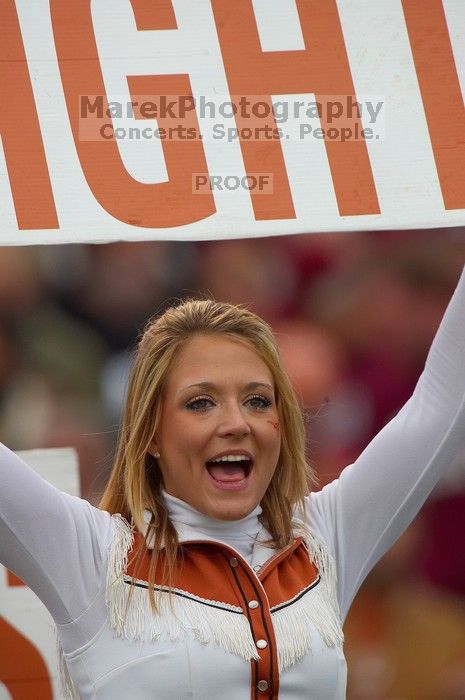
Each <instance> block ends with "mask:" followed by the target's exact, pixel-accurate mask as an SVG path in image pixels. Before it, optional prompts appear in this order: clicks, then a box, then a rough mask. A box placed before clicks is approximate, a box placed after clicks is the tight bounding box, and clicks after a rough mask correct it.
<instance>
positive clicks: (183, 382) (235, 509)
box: [152, 334, 281, 520]
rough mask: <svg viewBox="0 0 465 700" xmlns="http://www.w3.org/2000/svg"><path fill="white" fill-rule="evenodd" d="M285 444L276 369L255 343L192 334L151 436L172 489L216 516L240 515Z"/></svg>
mask: <svg viewBox="0 0 465 700" xmlns="http://www.w3.org/2000/svg"><path fill="white" fill-rule="evenodd" d="M280 446H281V437H280V429H279V416H278V409H277V405H276V397H275V391H274V382H273V377H272V375H271V372H270V370H269V369H268V367H267V365H266V364H265V363H264V361H263V360H262V359H261V358H260V357H259V355H258V354H257V353H256V351H255V350H254V349H253V347H252V346H250V345H247V344H245V343H242V342H239V341H235V340H233V339H231V338H229V337H228V336H225V335H205V334H204V335H198V336H195V337H194V338H191V339H190V340H189V341H188V342H187V343H186V345H185V346H184V347H183V348H182V350H181V351H180V352H179V354H178V355H177V357H176V360H175V362H174V364H173V366H172V367H171V370H170V372H169V374H168V378H167V383H166V388H165V395H164V400H163V405H162V411H161V419H160V425H159V428H158V430H157V432H156V435H155V437H154V441H153V443H152V447H153V451H154V452H155V451H157V452H159V453H160V457H159V459H158V463H159V466H160V469H161V472H162V475H163V480H164V485H165V489H166V491H167V492H168V493H169V494H171V495H172V496H176V497H177V498H180V499H182V500H183V501H185V502H186V503H189V504H190V505H191V506H192V507H193V508H195V509H196V510H198V511H200V512H201V513H204V514H205V515H208V516H210V517H212V518H218V519H222V520H239V519H240V518H243V517H245V516H246V515H248V514H249V513H250V512H251V511H252V510H253V509H254V508H255V507H256V506H257V505H258V504H259V503H260V501H261V500H262V498H263V496H264V494H265V491H266V489H267V487H268V485H269V483H270V481H271V478H272V476H273V473H274V471H275V468H276V464H277V462H278V458H279V452H280Z"/></svg>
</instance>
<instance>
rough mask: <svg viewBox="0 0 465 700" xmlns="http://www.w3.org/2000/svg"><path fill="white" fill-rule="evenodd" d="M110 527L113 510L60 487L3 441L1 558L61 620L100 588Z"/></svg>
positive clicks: (76, 613)
mask: <svg viewBox="0 0 465 700" xmlns="http://www.w3.org/2000/svg"><path fill="white" fill-rule="evenodd" d="M110 532H111V518H110V515H109V514H108V513H105V512H103V511H100V510H98V509H97V508H94V507H93V506H91V505H90V504H89V503H88V502H87V501H84V500H82V499H80V498H77V497H76V496H70V495H68V494H66V493H63V492H61V491H59V490H58V489H56V488H55V487H54V486H52V485H51V484H49V483H48V482H46V481H44V480H43V479H42V478H40V477H39V476H38V475H37V474H36V473H35V472H34V470H33V469H31V468H30V467H29V466H28V465H27V464H25V463H24V462H23V461H22V460H21V459H19V458H18V457H17V456H16V455H15V454H14V453H13V452H11V451H10V450H9V449H8V448H6V447H5V446H4V445H1V444H0V561H1V562H2V564H4V565H5V566H7V567H8V568H9V569H11V570H12V571H13V572H14V573H15V574H17V575H18V576H19V577H20V578H21V579H22V580H23V581H24V582H25V583H27V585H28V586H30V588H31V589H32V590H33V591H34V592H35V593H36V594H37V595H38V596H39V598H40V599H41V600H42V602H43V603H44V604H45V605H46V607H47V608H48V610H49V612H50V613H51V615H52V616H53V618H54V619H55V621H56V622H58V623H66V622H69V621H70V620H73V619H75V618H77V617H78V616H79V615H80V614H81V613H82V612H83V611H84V610H86V608H87V607H88V605H89V603H90V602H91V601H92V600H93V599H94V598H95V597H96V595H97V594H98V592H99V591H98V588H97V584H98V583H99V582H100V581H102V579H103V577H102V567H103V566H104V565H105V553H106V546H107V543H108V541H109V537H110Z"/></svg>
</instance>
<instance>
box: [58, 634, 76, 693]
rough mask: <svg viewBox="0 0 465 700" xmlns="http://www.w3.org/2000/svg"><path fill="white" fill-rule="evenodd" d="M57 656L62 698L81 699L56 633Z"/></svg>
mask: <svg viewBox="0 0 465 700" xmlns="http://www.w3.org/2000/svg"><path fill="white" fill-rule="evenodd" d="M56 644H57V656H58V688H59V697H60V700H79V694H78V692H77V690H76V686H75V685H74V683H73V681H72V679H71V676H70V675H69V671H68V666H67V664H66V659H65V655H64V653H63V649H62V648H61V644H60V642H59V639H58V634H57V635H56Z"/></svg>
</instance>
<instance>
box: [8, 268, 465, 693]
mask: <svg viewBox="0 0 465 700" xmlns="http://www.w3.org/2000/svg"><path fill="white" fill-rule="evenodd" d="M464 397H465V274H462V278H461V281H460V282H459V285H458V288H457V290H456V292H455V294H454V297H453V299H452V301H451V303H450V305H449V308H448V310H447V312H446V314H445V317H444V319H443V321H442V323H441V326H440V329H439V331H438V334H437V336H436V338H435V340H434V342H433V345H432V348H431V350H430V353H429V355H428V359H427V363H426V367H425V371H424V372H423V374H422V376H421V378H420V380H419V382H418V384H417V387H416V388H415V391H414V393H413V395H412V397H411V399H410V400H409V401H408V402H407V403H406V405H405V406H404V407H403V408H402V410H401V411H400V412H399V413H398V415H397V416H396V417H395V418H394V419H393V420H392V421H391V422H390V423H389V424H388V425H387V426H386V427H385V428H384V429H383V430H382V431H381V432H380V433H379V435H378V436H377V437H376V438H375V439H374V440H373V441H372V442H371V443H370V445H369V446H368V447H367V448H366V449H365V451H364V452H363V453H362V454H361V456H360V457H359V458H358V459H357V460H356V462H355V463H354V464H353V465H351V466H349V467H347V468H346V469H345V470H344V471H343V472H342V474H341V476H340V477H339V479H337V480H335V481H333V482H332V483H331V484H329V485H328V486H326V487H324V488H323V489H322V490H321V491H319V492H316V493H312V494H311V495H310V496H309V497H308V502H307V512H308V526H309V527H310V529H311V530H312V532H313V533H314V534H315V535H316V537H317V538H319V539H320V540H322V541H323V542H324V544H325V546H326V548H327V551H328V552H329V554H330V555H331V556H332V557H333V558H334V562H335V567H336V573H337V598H338V602H339V609H340V617H341V621H343V620H344V618H345V616H346V614H347V611H348V609H349V606H350V604H351V602H352V600H353V598H354V596H355V594H356V592H357V590H358V588H359V587H360V585H361V583H362V581H363V580H364V578H365V577H366V575H367V573H368V572H369V571H370V569H371V568H372V567H373V565H374V564H375V563H376V561H377V560H378V559H379V558H380V557H381V555H382V554H383V553H384V552H385V551H386V550H387V549H388V548H389V547H390V546H391V544H392V543H393V542H394V541H395V540H396V538H397V537H399V535H400V534H401V533H402V531H403V530H404V529H405V528H406V527H407V525H408V524H409V523H410V521H411V520H412V518H413V517H414V516H415V514H416V513H417V511H418V509H419V508H420V507H421V505H422V504H423V502H424V501H425V499H426V497H427V496H428V494H429V493H430V491H431V489H432V488H433V486H434V485H435V483H436V482H437V480H438V479H439V477H440V476H441V474H442V473H443V472H444V470H445V469H446V468H447V466H448V465H449V463H450V462H451V461H452V459H453V458H454V456H455V455H456V454H457V452H458V451H459V450H460V449H462V448H463V447H464V446H465V400H464ZM169 506H170V510H171V512H172V517H173V519H174V520H175V521H176V525H177V527H178V528H179V530H180V531H181V537H182V538H184V539H186V538H187V539H189V536H192V533H193V535H194V536H196V537H201V538H205V539H207V540H209V539H218V540H219V541H223V542H226V543H227V544H228V545H229V546H230V547H232V548H234V549H236V550H237V551H238V553H239V554H240V555H241V557H243V558H244V559H245V560H246V561H247V562H248V563H250V564H251V565H252V566H253V565H255V564H254V562H255V560H257V561H258V563H260V564H262V563H263V560H264V558H266V557H269V556H270V554H272V552H270V550H269V549H268V550H267V549H266V548H264V547H261V546H260V542H259V540H260V537H258V538H257V541H254V544H253V545H252V546H251V544H250V543H251V542H252V540H253V538H254V537H255V535H256V534H257V532H258V526H257V519H256V518H257V514H258V512H259V511H258V510H257V511H254V512H253V513H252V514H251V515H250V516H248V517H247V518H245V519H244V520H243V521H241V522H239V523H232V524H231V523H228V525H227V529H228V530H229V534H228V531H225V532H222V531H218V530H217V529H216V530H215V527H216V525H217V524H215V523H212V522H211V521H208V519H206V518H204V517H203V516H201V515H200V514H196V513H195V511H192V509H189V507H186V506H185V505H183V504H182V503H180V502H179V501H177V499H171V500H170V501H169ZM183 520H184V521H185V522H182V521H183ZM220 527H221V526H220ZM210 528H212V529H210ZM116 530H117V524H116V521H115V518H112V517H111V516H110V515H109V514H108V513H106V512H103V511H100V510H98V509H97V508H94V507H92V506H91V505H90V504H89V503H87V502H86V501H84V500H82V499H79V498H77V497H74V496H69V495H67V494H64V493H62V492H60V491H58V490H57V489H56V488H54V487H53V486H51V485H50V484H48V483H46V482H44V481H43V480H42V479H41V478H39V477H38V476H37V475H36V474H35V472H34V471H33V470H31V469H30V468H29V467H28V466H26V465H25V464H23V463H22V461H21V460H20V459H18V458H17V457H16V456H15V455H14V454H13V453H12V452H10V451H9V450H8V449H7V448H6V447H3V446H2V447H1V448H0V561H1V562H2V563H3V564H4V565H5V566H7V567H8V568H10V569H11V570H12V571H14V572H15V573H16V574H17V575H18V576H20V577H21V578H22V579H23V580H24V581H25V582H26V583H27V584H28V585H29V586H30V587H31V588H32V589H33V590H34V591H35V593H36V594H37V595H38V596H39V598H40V599H41V600H42V601H43V603H44V604H45V605H46V607H47V608H48V610H49V611H50V613H51V615H52V616H53V618H54V620H55V622H56V625H57V629H58V634H59V638H60V642H61V646H62V648H63V650H64V652H65V657H66V660H67V663H68V666H69V668H70V671H71V674H72V676H73V680H74V681H75V683H76V687H77V689H78V692H79V696H80V697H81V698H85V699H86V700H87V699H90V698H99V700H110V699H111V700H119V699H120V698H137V700H146V699H147V700H148V698H157V700H160V699H165V698H166V699H168V698H170V699H172V698H174V697H175V698H176V700H180V699H181V698H186V699H187V698H190V699H191V700H192V699H194V700H201V699H202V700H204V699H207V698H214V697H221V698H222V700H247V699H248V698H250V662H246V661H244V659H242V658H240V657H239V656H238V655H235V654H233V653H226V652H225V651H224V649H222V648H220V647H219V646H217V645H215V644H201V643H200V642H199V641H198V640H197V639H195V636H194V637H189V636H186V637H182V638H179V637H176V636H175V638H173V639H171V638H170V636H169V635H167V636H165V637H162V638H160V639H159V640H158V641H156V642H147V641H141V642H134V641H131V640H128V639H122V638H115V636H114V634H113V632H112V630H111V628H110V626H109V621H108V610H107V606H106V603H105V588H106V572H107V563H108V551H109V548H110V546H111V543H112V541H114V535H115V531H116ZM189 533H190V534H189ZM242 535H244V537H243V538H242ZM312 637H313V638H312V640H311V650H309V651H308V653H306V654H305V655H304V657H303V658H302V659H301V661H300V662H298V663H295V664H294V665H292V666H290V667H289V668H287V669H285V670H283V671H282V674H281V675H280V684H279V686H280V691H279V698H282V700H291V699H293V700H303V698H318V700H326V699H327V700H329V699H331V700H333V699H334V700H336V699H337V700H341V699H342V698H344V697H345V682H346V667H345V661H344V658H343V654H342V650H341V648H340V645H335V646H329V647H328V646H327V645H326V644H324V642H323V641H322V639H321V638H320V636H319V635H318V634H317V633H316V632H315V631H312Z"/></svg>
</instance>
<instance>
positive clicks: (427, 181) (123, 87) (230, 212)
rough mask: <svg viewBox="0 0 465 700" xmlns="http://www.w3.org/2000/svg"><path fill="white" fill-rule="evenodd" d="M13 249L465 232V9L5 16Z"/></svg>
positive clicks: (138, 8)
mask: <svg viewBox="0 0 465 700" xmlns="http://www.w3.org/2000/svg"><path fill="white" fill-rule="evenodd" d="M0 32H1V36H0V59H1V65H2V70H1V72H0V95H1V97H0V99H1V109H0V136H1V143H2V147H3V148H2V149H0V221H1V226H0V244H2V245H16V244H37V243H65V242H86V241H87V242H89V241H90V242H105V241H114V240H148V239H170V240H200V239H213V238H233V237H245V236H264V235H266V236H269V235H282V234H292V233H304V232H323V231H350V230H374V229H399V228H413V227H443V226H456V225H463V224H465V177H464V172H465V108H464V98H463V91H464V86H465V3H464V2H463V0H376V2H373V1H372V0H234V2H232V1H231V0H195V2H193V0H157V2H153V0H131V1H130V0H94V2H90V1H89V0H73V2H63V0H33V1H31V0H1V2H0Z"/></svg>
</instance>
